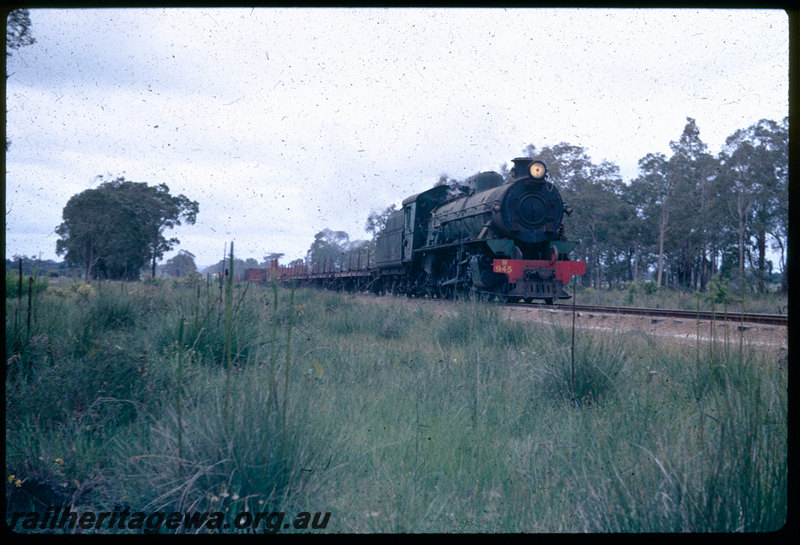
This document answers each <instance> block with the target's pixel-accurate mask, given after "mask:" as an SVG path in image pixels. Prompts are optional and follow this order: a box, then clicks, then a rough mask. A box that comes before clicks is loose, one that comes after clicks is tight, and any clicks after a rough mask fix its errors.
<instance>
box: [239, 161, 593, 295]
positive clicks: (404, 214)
mask: <svg viewBox="0 0 800 545" xmlns="http://www.w3.org/2000/svg"><path fill="white" fill-rule="evenodd" d="M513 162H514V167H513V169H512V170H511V179H510V180H509V181H506V180H505V179H504V178H503V176H501V175H500V174H498V173H497V172H482V173H480V174H476V175H475V176H472V177H470V178H467V179H466V180H465V181H464V183H463V184H459V185H457V186H456V187H455V188H452V187H449V186H446V185H440V186H436V187H433V188H432V189H429V190H427V191H423V192H422V193H418V194H417V195H413V196H411V197H408V198H407V199H405V200H404V201H403V205H402V208H401V209H400V210H398V211H396V212H394V213H392V214H391V215H390V216H389V218H388V219H387V221H386V226H385V228H384V229H383V230H382V231H381V232H380V233H379V234H378V236H377V238H376V250H375V254H376V255H375V259H374V261H373V260H371V259H370V258H369V256H367V259H366V260H365V264H364V266H362V263H361V256H360V255H359V256H358V259H357V261H356V263H353V259H352V256H350V259H349V260H348V261H347V262H346V263H345V260H344V258H343V259H342V263H341V264H338V265H334V264H333V263H330V262H329V263H315V264H314V266H313V267H311V268H307V267H305V266H299V267H278V266H277V263H275V264H274V265H273V268H272V270H271V271H270V272H269V276H271V277H272V278H275V277H277V278H279V279H280V280H281V281H283V282H288V281H293V282H296V283H299V284H300V285H310V286H318V287H324V288H333V289H346V290H348V291H371V292H373V293H377V294H383V293H387V292H391V293H393V294H397V295H401V294H405V295H408V296H409V297H425V296H427V297H442V298H454V297H462V298H466V297H479V298H482V299H484V300H493V299H498V300H500V301H503V302H505V301H510V302H518V301H522V300H525V301H527V302H532V301H534V300H544V301H545V302H546V303H548V304H553V303H554V302H555V301H556V300H557V299H568V298H569V297H570V295H569V294H568V293H567V292H566V291H565V290H564V286H565V285H566V284H568V283H569V281H570V278H572V276H573V275H575V274H579V275H582V274H584V273H585V271H586V264H585V263H584V262H580V261H571V260H570V259H569V253H570V251H572V249H573V248H574V246H575V244H576V243H575V242H571V241H569V240H566V239H565V238H564V226H563V224H562V219H563V217H564V214H567V215H569V214H570V213H571V212H572V209H571V208H570V207H569V206H565V205H564V202H563V201H562V199H561V195H560V194H559V192H558V189H557V188H556V187H555V185H554V184H552V183H551V182H550V181H548V174H547V167H546V166H545V164H544V163H543V162H542V161H538V160H534V159H531V158H527V157H518V158H516V159H514V160H513ZM248 272H249V271H248ZM262 272H265V273H266V272H267V271H262Z"/></svg>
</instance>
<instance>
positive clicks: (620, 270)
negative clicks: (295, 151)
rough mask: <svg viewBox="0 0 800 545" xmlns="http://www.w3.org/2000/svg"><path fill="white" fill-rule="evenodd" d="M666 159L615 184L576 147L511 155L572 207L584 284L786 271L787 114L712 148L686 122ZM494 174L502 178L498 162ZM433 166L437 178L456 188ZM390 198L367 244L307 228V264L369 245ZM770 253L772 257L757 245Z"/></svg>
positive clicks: (687, 284)
mask: <svg viewBox="0 0 800 545" xmlns="http://www.w3.org/2000/svg"><path fill="white" fill-rule="evenodd" d="M686 121H687V122H686V125H685V127H684V129H683V133H682V134H681V135H680V137H679V138H678V139H677V140H675V141H671V142H670V145H669V146H670V150H671V155H669V156H668V155H665V154H663V153H650V154H647V155H646V156H645V157H642V158H641V159H640V160H639V164H638V167H639V175H638V176H637V177H636V178H634V179H633V180H629V181H628V183H625V182H624V181H623V179H622V177H621V175H620V171H619V167H618V166H617V165H616V164H614V163H612V162H609V161H602V162H600V163H599V164H598V163H595V162H593V161H592V160H591V158H590V157H589V155H588V152H587V150H586V149H585V148H583V147H580V146H573V145H570V144H568V143H563V142H562V143H560V144H557V145H554V146H545V147H541V148H537V147H536V146H535V145H533V144H530V145H528V146H527V147H526V148H525V149H524V150H523V154H524V155H525V156H528V157H535V158H538V159H541V160H543V161H544V162H545V164H547V168H548V171H549V176H550V181H551V182H553V183H555V184H556V186H557V187H558V188H559V190H560V191H561V193H562V196H563V198H564V201H565V203H567V204H569V205H570V206H571V207H572V208H573V210H574V212H573V213H572V214H571V215H569V216H565V219H564V223H565V230H566V233H567V236H568V238H569V239H570V240H574V241H576V242H578V246H577V247H576V249H575V250H574V251H573V254H572V259H576V260H582V261H586V275H584V276H583V278H582V280H581V281H582V282H583V284H584V285H585V286H591V287H594V288H597V289H600V288H601V287H603V288H609V289H613V288H615V287H619V286H621V284H622V283H623V282H631V281H639V280H652V281H654V282H655V283H656V285H657V286H660V287H665V288H669V287H675V288H688V289H695V290H701V291H705V289H706V287H707V286H708V284H709V282H710V281H711V280H712V279H713V278H718V279H720V280H721V281H737V282H739V281H741V282H745V283H746V285H747V287H748V289H752V290H754V291H758V292H762V293H763V292H765V291H766V290H767V286H768V283H769V282H770V281H771V280H772V279H773V278H774V277H775V276H776V275H778V274H779V275H780V278H781V287H780V291H781V292H782V293H787V291H788V275H787V274H786V257H787V250H788V247H787V242H788V229H789V208H788V200H789V199H788V150H789V146H788V117H787V118H784V119H783V120H782V121H780V122H776V121H771V120H766V119H763V120H761V121H758V122H757V123H755V124H753V125H752V126H750V127H748V128H746V129H742V130H737V131H736V132H735V133H734V134H732V135H731V136H729V137H728V138H727V139H726V140H725V145H724V146H722V149H721V151H720V152H719V153H718V154H717V155H716V156H714V155H712V154H710V153H709V152H708V146H707V145H706V144H705V143H704V142H703V141H702V139H701V138H700V129H699V128H698V126H697V123H696V121H695V120H694V119H692V118H687V120H686ZM501 174H503V175H504V176H505V177H506V179H507V180H508V179H510V170H509V167H508V165H507V164H504V165H503V166H502V167H501ZM459 183H460V182H459V181H458V180H454V179H451V178H450V177H449V176H447V175H446V174H442V175H441V176H440V178H439V181H438V182H437V185H450V186H453V187H456V186H458V184H459ZM395 210H396V207H395V205H392V206H389V207H388V208H386V209H385V210H383V211H375V210H373V211H372V212H371V213H370V215H369V216H368V218H367V222H366V225H365V229H366V230H367V231H368V232H370V233H371V234H372V236H373V238H372V240H371V241H356V242H355V243H352V242H350V240H349V236H348V235H347V233H345V232H343V231H331V230H330V229H325V230H323V231H320V232H319V233H317V234H316V235H315V240H314V242H313V243H312V245H311V247H310V248H309V250H308V252H307V254H306V261H307V265H308V266H311V267H314V266H322V265H323V264H326V263H331V262H332V263H333V264H334V267H336V268H339V267H341V266H342V264H341V262H340V261H341V259H342V257H341V256H342V255H344V256H345V259H347V257H346V256H347V255H348V254H349V253H350V252H351V251H356V250H360V249H363V248H369V247H372V248H374V242H375V236H376V235H377V233H378V232H380V230H381V229H382V228H383V225H385V222H386V218H387V217H388V216H389V214H391V213H392V212H393V211H395ZM768 249H772V250H774V251H775V252H777V255H778V258H777V263H775V262H773V261H772V260H769V259H768V255H767V251H768Z"/></svg>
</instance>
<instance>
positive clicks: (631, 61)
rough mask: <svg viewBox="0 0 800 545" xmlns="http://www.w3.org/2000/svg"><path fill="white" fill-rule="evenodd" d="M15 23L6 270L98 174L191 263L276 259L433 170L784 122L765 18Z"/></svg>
mask: <svg viewBox="0 0 800 545" xmlns="http://www.w3.org/2000/svg"><path fill="white" fill-rule="evenodd" d="M31 21H32V24H33V30H34V35H35V36H36V39H37V43H36V44H34V45H32V46H29V47H26V48H22V49H20V50H19V51H18V52H15V55H14V56H13V57H12V58H10V59H9V73H10V77H9V79H8V109H9V111H8V116H7V122H8V133H9V138H10V139H11V140H12V141H13V143H12V147H11V149H10V151H9V153H8V155H7V170H8V173H7V198H8V201H7V210H10V213H8V214H7V216H6V218H7V232H6V234H7V241H8V247H7V249H6V252H7V255H10V254H13V253H25V254H26V255H28V254H30V253H31V252H38V251H42V252H43V254H45V255H50V256H54V250H55V242H54V239H53V235H52V234H48V233H51V232H52V229H53V227H55V225H54V224H53V220H54V219H56V220H57V221H56V224H57V223H58V222H60V213H61V209H62V208H63V206H64V205H65V204H66V202H67V200H68V199H69V197H70V196H72V195H74V194H76V193H78V192H80V191H82V190H84V189H86V188H88V187H90V186H91V185H92V184H93V183H97V182H96V181H95V177H96V176H97V175H101V174H104V175H109V176H117V175H124V176H125V177H126V179H129V180H133V181H137V182H147V183H150V184H155V183H162V182H163V183H167V185H168V186H169V187H170V189H171V191H172V192H173V193H174V194H177V193H182V194H185V195H186V196H188V197H189V198H191V199H194V200H197V201H198V202H199V204H200V214H199V215H198V221H197V224H196V225H194V226H181V227H180V228H179V229H177V230H176V231H175V236H178V238H180V239H181V241H182V244H181V246H180V248H182V249H186V250H189V251H191V252H192V253H194V254H195V255H197V261H198V263H201V264H208V263H213V262H216V261H218V260H219V259H220V257H219V256H221V251H222V250H221V248H222V246H223V245H224V243H225V241H226V240H232V239H236V241H237V242H236V244H237V248H239V249H240V250H237V252H238V251H241V252H253V254H252V255H253V256H254V257H255V256H257V257H261V255H260V254H261V252H264V254H263V255H266V252H270V251H279V252H283V253H285V254H287V257H288V258H292V259H293V258H296V257H301V256H303V255H304V254H305V251H306V250H307V249H308V247H309V245H310V244H311V242H312V241H313V235H314V234H315V233H316V232H318V231H320V230H322V229H323V228H325V227H329V228H331V229H335V230H345V231H347V232H348V233H349V234H350V237H351V239H356V238H364V237H366V233H365V232H364V230H363V227H364V222H365V220H366V217H367V215H368V214H369V212H370V211H371V210H382V209H384V208H385V207H386V206H388V205H390V204H392V203H395V204H399V203H400V201H402V199H404V198H405V197H407V196H409V195H412V194H414V193H417V192H419V191H422V190H424V189H427V188H428V187H430V186H431V185H432V184H433V183H435V182H436V180H437V179H438V177H439V175H440V174H447V175H449V176H450V177H454V178H464V177H467V176H469V175H472V174H475V173H476V172H480V171H484V170H490V169H491V170H497V169H499V168H500V166H501V165H502V164H503V163H508V162H510V160H511V159H513V158H514V157H516V156H518V155H519V154H520V153H521V152H522V150H523V149H524V148H525V146H527V145H528V144H535V145H536V146H538V147H542V146H544V145H554V144H557V143H559V142H562V141H566V142H568V143H570V144H574V145H580V146H583V147H585V148H586V149H587V152H588V153H589V155H590V156H591V157H592V158H593V159H594V160H595V161H600V160H602V159H608V160H610V161H612V162H615V163H616V164H617V165H619V166H620V169H621V172H622V175H623V177H624V178H625V179H630V178H632V177H634V176H635V175H636V173H637V171H636V165H637V161H638V159H639V158H641V157H643V156H644V155H645V154H647V153H650V152H658V151H661V152H664V153H669V147H668V145H669V141H670V140H675V139H677V138H678V137H679V136H680V133H681V131H682V129H683V125H684V124H685V119H686V117H687V116H691V117H694V118H696V119H697V120H698V124H699V127H700V129H701V138H703V140H704V141H706V142H707V143H708V144H709V148H710V149H718V148H719V147H721V145H722V143H723V141H724V138H725V137H726V136H728V135H729V134H731V133H733V132H734V131H735V130H736V129H740V128H745V127H747V126H749V125H750V124H752V123H754V122H755V121H758V120H759V119H761V118H772V119H776V120H778V119H781V118H782V117H783V116H784V115H786V114H787V113H788V77H787V76H788V53H787V52H788V21H787V19H786V17H785V14H784V13H783V12H780V11H776V10H728V11H724V10H593V9H569V10H560V9H554V10H549V9H520V10H516V9H513V10H504V9H464V8H461V9H321V8H315V9H297V8H289V9H250V8H241V9H104V10H91V9H90V10H84V9H81V10H70V9H59V10H45V9H33V10H31ZM43 209H46V212H42V210H43ZM37 224H38V225H39V228H38V231H37V229H36V227H35V226H36V225H37ZM37 232H38V235H36V233H37ZM37 240H38V241H39V242H36V241H37ZM178 249H179V248H176V250H175V251H177V250H178ZM242 255H243V256H244V257H249V256H250V255H249V254H244V253H243V254H242ZM167 257H169V256H167Z"/></svg>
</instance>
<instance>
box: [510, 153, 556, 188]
mask: <svg viewBox="0 0 800 545" xmlns="http://www.w3.org/2000/svg"><path fill="white" fill-rule="evenodd" d="M512 161H513V163H514V177H513V180H512V181H515V182H516V181H517V180H524V179H528V178H533V179H534V180H536V181H544V179H545V176H546V175H547V167H545V165H544V163H543V162H541V161H538V160H536V159H532V158H530V157H517V158H516V159H513V160H512Z"/></svg>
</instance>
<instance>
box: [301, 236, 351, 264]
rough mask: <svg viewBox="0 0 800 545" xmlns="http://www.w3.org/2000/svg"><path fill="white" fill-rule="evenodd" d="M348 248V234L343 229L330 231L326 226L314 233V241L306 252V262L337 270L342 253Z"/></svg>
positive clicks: (340, 262)
mask: <svg viewBox="0 0 800 545" xmlns="http://www.w3.org/2000/svg"><path fill="white" fill-rule="evenodd" d="M349 249H350V235H348V234H347V233H346V232H344V231H331V230H330V229H328V228H327V227H326V228H325V229H323V230H322V231H320V232H319V233H317V234H316V235H314V242H312V243H311V247H310V248H309V249H308V252H306V262H307V263H308V264H309V265H310V266H311V267H312V270H313V268H314V267H316V268H319V269H320V270H321V269H322V268H330V269H332V270H338V269H340V268H341V266H342V255H343V254H344V253H345V252H347V251H348V250H349Z"/></svg>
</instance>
